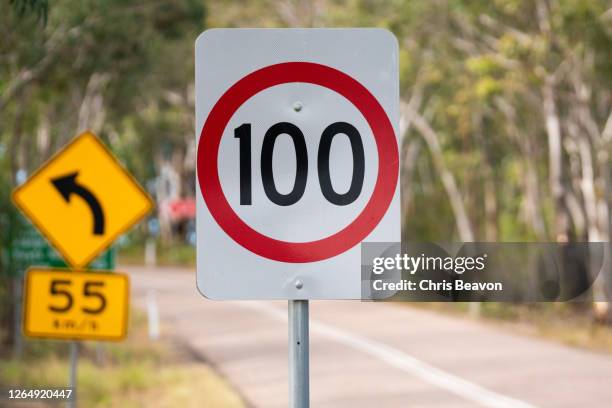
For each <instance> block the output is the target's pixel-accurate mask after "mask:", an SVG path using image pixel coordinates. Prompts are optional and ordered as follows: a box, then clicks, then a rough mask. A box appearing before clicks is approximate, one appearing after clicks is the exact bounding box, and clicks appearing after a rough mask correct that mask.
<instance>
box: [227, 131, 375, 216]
mask: <svg viewBox="0 0 612 408" xmlns="http://www.w3.org/2000/svg"><path fill="white" fill-rule="evenodd" d="M340 133H341V134H345V135H346V136H347V137H348V138H349V142H350V143H351V150H352V152H353V176H352V178H351V185H350V187H349V189H348V191H347V192H345V193H342V194H341V193H338V192H336V191H335V190H334V188H333V186H332V183H331V175H330V171H329V168H330V163H329V154H330V150H331V144H332V141H333V139H334V137H335V136H336V135H337V134H340ZM283 134H286V135H288V136H289V137H291V140H292V141H293V146H294V148H295V161H296V173H295V181H294V183H293V188H292V189H291V191H290V192H289V193H287V194H282V193H280V192H279V191H278V189H277V188H276V183H275V182H274V171H273V166H272V158H273V156H274V146H275V144H276V139H277V138H278V136H280V135H283ZM234 137H235V138H237V139H238V140H239V144H240V155H239V160H240V205H251V204H252V201H253V199H252V182H251V179H252V173H251V124H250V123H244V124H242V125H240V126H238V127H237V128H236V129H234ZM317 170H318V173H319V185H320V186H321V192H322V193H323V196H324V197H325V198H326V199H327V201H329V202H330V203H332V204H335V205H348V204H351V203H352V202H354V201H355V200H356V199H357V198H358V197H359V195H360V194H361V190H362V188H363V178H364V174H365V155H364V151H363V142H362V140H361V135H360V134H359V131H358V130H357V129H356V128H355V127H354V126H353V125H351V124H350V123H346V122H335V123H332V124H331V125H329V126H328V127H327V128H326V129H325V130H324V131H323V134H322V135H321V142H320V145H319V152H318V155H317ZM261 178H262V182H263V187H264V192H265V193H266V196H267V197H268V198H269V199H270V201H272V202H273V203H275V204H277V205H281V206H288V205H292V204H295V203H297V202H298V201H299V200H300V199H301V198H302V196H303V195H304V191H306V180H307V178H308V151H307V149H306V140H305V139H304V134H303V133H302V131H301V130H300V128H298V127H297V126H295V125H294V124H292V123H289V122H280V123H277V124H275V125H273V126H272V127H271V128H270V129H268V131H267V132H266V134H265V136H264V139H263V145H262V148H261Z"/></svg>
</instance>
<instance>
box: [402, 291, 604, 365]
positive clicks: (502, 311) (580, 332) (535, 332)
mask: <svg viewBox="0 0 612 408" xmlns="http://www.w3.org/2000/svg"><path fill="white" fill-rule="evenodd" d="M411 306H413V307H420V308H424V309H428V310H434V311H437V312H440V313H444V314H451V315H455V316H461V317H468V316H472V317H473V311H474V309H471V310H470V304H469V303H425V302H424V303H412V304H411ZM478 317H479V318H481V319H482V320H483V321H485V322H486V323H487V324H492V325H496V326H498V327H501V328H503V329H505V330H508V331H511V332H515V333H520V334H523V335H527V336H535V337H541V338H545V339H549V340H552V341H556V342H560V343H563V344H566V345H569V346H572V347H577V348H582V349H586V350H591V351H597V352H604V353H612V327H610V326H605V325H602V324H599V323H596V322H594V320H593V316H592V315H591V313H590V310H589V305H586V304H570V303H534V304H529V305H514V304H509V303H496V302H485V303H481V304H480V311H479V316H478Z"/></svg>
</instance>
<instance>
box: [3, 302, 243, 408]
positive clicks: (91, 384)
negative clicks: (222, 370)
mask: <svg viewBox="0 0 612 408" xmlns="http://www.w3.org/2000/svg"><path fill="white" fill-rule="evenodd" d="M132 315H133V316H134V317H133V319H132V322H131V327H130V335H129V337H128V339H127V340H126V341H124V342H121V343H104V344H101V343H91V342H87V343H81V352H80V359H79V365H78V382H77V384H78V387H77V390H78V404H79V406H83V407H94V408H97V407H128V408H129V407H134V408H136V407H196V406H198V407H228V408H234V407H236V408H242V407H244V403H243V401H242V399H241V398H240V396H239V395H237V394H236V393H235V392H234V391H233V390H232V389H231V388H230V387H229V385H228V384H227V383H226V382H225V380H224V379H223V378H221V377H220V376H219V375H217V374H216V373H215V372H214V370H212V369H211V367H210V366H208V365H207V364H205V363H203V362H201V361H193V360H192V359H189V358H186V357H185V356H186V355H188V354H187V353H181V351H180V350H179V348H178V347H176V345H173V344H170V343H169V342H168V341H157V342H151V341H149V340H148V338H147V335H146V325H145V323H144V322H145V319H144V316H143V314H142V313H139V312H138V311H135V312H134V313H133V314H132ZM5 351H6V350H5ZM101 351H102V353H100V352H101ZM4 354H6V353H4ZM100 354H102V355H103V358H100ZM99 360H101V361H99ZM1 361H2V363H1V364H0V384H4V385H14V386H19V387H62V386H66V383H67V379H68V375H69V372H68V343H66V342H59V341H45V340H37V341H31V340H28V341H27V342H26V345H25V353H24V358H23V359H22V360H16V359H5V358H2V360H1ZM50 406H56V405H50Z"/></svg>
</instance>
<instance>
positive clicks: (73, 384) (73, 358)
mask: <svg viewBox="0 0 612 408" xmlns="http://www.w3.org/2000/svg"><path fill="white" fill-rule="evenodd" d="M78 359H79V342H78V341H72V342H70V383H69V385H68V386H69V387H70V388H72V395H71V397H72V398H70V399H69V400H68V404H67V406H68V408H75V407H76V398H77V397H76V388H77V363H78Z"/></svg>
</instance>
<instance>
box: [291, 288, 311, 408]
mask: <svg viewBox="0 0 612 408" xmlns="http://www.w3.org/2000/svg"><path fill="white" fill-rule="evenodd" d="M308 360H309V352H308V301H307V300H290V301H289V407H290V408H308V407H309V406H310V390H309V380H310V379H309V375H310V374H309V363H308Z"/></svg>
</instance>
